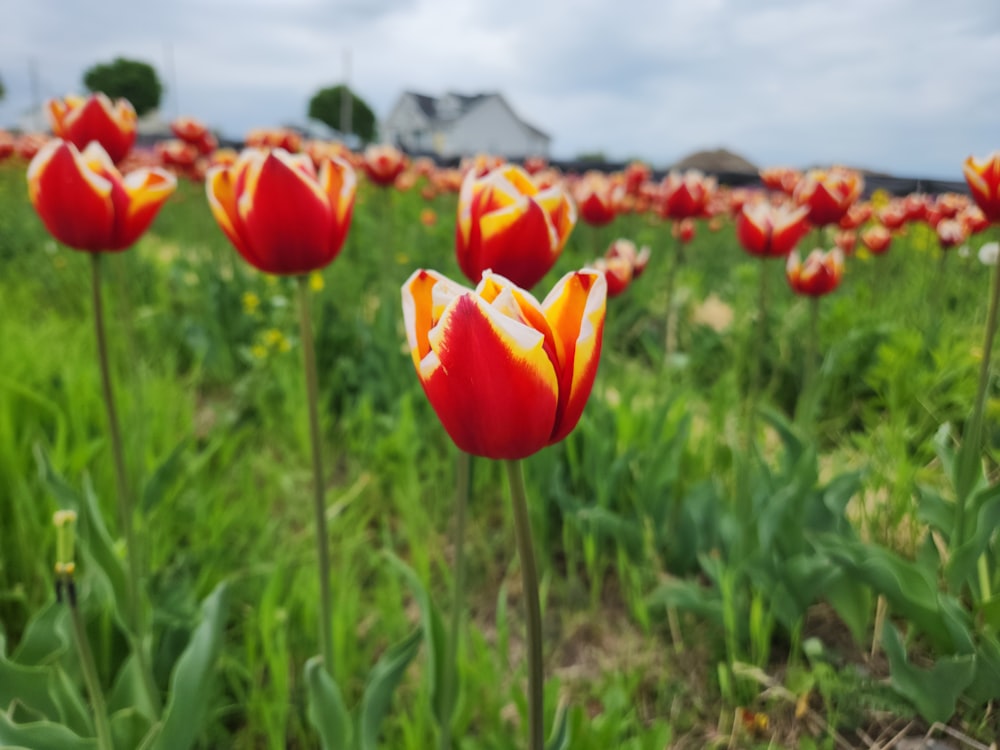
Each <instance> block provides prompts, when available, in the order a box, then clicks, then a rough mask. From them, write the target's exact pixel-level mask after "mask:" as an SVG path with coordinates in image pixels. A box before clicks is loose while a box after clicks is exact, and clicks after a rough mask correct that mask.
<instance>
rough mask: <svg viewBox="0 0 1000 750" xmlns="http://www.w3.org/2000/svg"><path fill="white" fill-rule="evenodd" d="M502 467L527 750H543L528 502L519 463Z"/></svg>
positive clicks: (539, 635) (535, 583)
mask: <svg viewBox="0 0 1000 750" xmlns="http://www.w3.org/2000/svg"><path fill="white" fill-rule="evenodd" d="M505 463H506V464H507V480H508V482H509V484H510V501H511V505H512V506H513V510H514V536H515V537H517V554H518V557H519V558H520V560H521V578H522V581H523V587H524V608H525V616H526V623H525V630H526V636H527V637H526V640H527V646H528V750H544V747H545V730H544V724H543V721H544V716H543V701H544V698H543V686H544V682H545V673H544V668H543V665H542V608H541V604H540V603H539V599H538V570H537V568H536V567H535V551H534V547H533V546H532V542H531V520H530V518H529V517H528V500H527V497H526V496H525V492H524V473H523V471H522V469H521V462H520V461H516V460H515V461H506V462H505Z"/></svg>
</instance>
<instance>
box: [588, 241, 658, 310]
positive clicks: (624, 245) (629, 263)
mask: <svg viewBox="0 0 1000 750" xmlns="http://www.w3.org/2000/svg"><path fill="white" fill-rule="evenodd" d="M648 263H649V248H648V247H643V248H642V249H641V250H639V249H637V248H636V246H635V243H634V242H632V240H627V239H617V240H615V241H614V242H612V243H611V247H609V248H608V251H607V252H606V253H605V254H604V257H603V258H598V259H597V260H596V261H594V263H593V268H594V269H595V270H597V271H600V272H602V273H603V274H604V278H605V279H606V280H607V282H608V297H617V296H618V295H619V294H621V293H622V292H624V291H625V290H626V289H627V288H628V287H629V285H630V284H631V283H632V282H633V281H634V280H635V279H637V278H639V277H640V276H641V275H642V272H643V271H645V270H646V265H647V264H648Z"/></svg>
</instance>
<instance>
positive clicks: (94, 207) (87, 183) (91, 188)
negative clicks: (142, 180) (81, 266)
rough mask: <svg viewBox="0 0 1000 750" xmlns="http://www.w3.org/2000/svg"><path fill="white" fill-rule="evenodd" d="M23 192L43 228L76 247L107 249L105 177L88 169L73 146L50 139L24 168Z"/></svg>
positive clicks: (109, 223) (109, 210)
mask: <svg viewBox="0 0 1000 750" xmlns="http://www.w3.org/2000/svg"><path fill="white" fill-rule="evenodd" d="M27 177H28V193H29V197H30V199H31V203H32V205H34V207H35V210H36V211H37V212H38V215H39V216H40V217H41V219H42V221H43V222H44V224H45V227H46V229H48V231H49V232H50V233H51V234H52V236H53V237H55V238H56V239H57V240H59V241H60V242H62V243H64V244H66V245H69V246H70V247H73V248H76V249H77V250H87V251H99V250H108V249H111V248H110V247H109V245H110V244H111V240H112V235H113V229H114V219H115V216H114V205H113V203H112V199H111V192H112V187H113V184H112V182H111V180H109V179H108V178H106V177H104V176H102V175H101V174H99V173H97V172H94V171H93V170H91V169H89V168H88V167H87V165H86V163H85V162H84V160H83V158H81V155H80V153H79V151H77V149H76V147H75V146H73V145H72V144H70V143H67V142H65V141H62V140H59V139H55V140H52V141H50V142H49V143H48V144H46V145H45V146H44V147H43V148H42V149H41V150H39V152H38V153H37V154H36V155H35V158H34V159H32V161H31V164H30V165H29V166H28V173H27Z"/></svg>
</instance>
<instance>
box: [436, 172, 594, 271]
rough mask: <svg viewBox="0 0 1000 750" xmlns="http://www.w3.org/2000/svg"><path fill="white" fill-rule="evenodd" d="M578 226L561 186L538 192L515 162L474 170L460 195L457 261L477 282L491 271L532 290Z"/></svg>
mask: <svg viewBox="0 0 1000 750" xmlns="http://www.w3.org/2000/svg"><path fill="white" fill-rule="evenodd" d="M574 224H576V209H575V207H574V206H573V202H572V201H571V200H570V199H569V197H568V196H567V195H566V193H565V192H564V191H563V189H562V188H561V187H553V188H549V189H547V190H539V189H538V188H537V187H536V186H535V184H534V182H532V180H531V178H530V177H529V176H528V175H527V173H526V172H524V170H522V169H521V168H520V167H517V166H514V165H511V164H508V165H507V166H504V167H501V168H500V169H496V170H494V171H492V172H490V173H489V174H487V175H486V176H485V177H476V176H475V174H474V173H472V172H470V173H469V174H468V175H467V176H466V178H465V181H464V182H463V183H462V190H461V193H460V194H459V198H458V223H457V225H456V228H455V251H456V254H457V257H458V265H459V267H460V268H461V269H462V273H464V274H465V276H466V278H468V279H469V280H470V281H471V282H473V283H478V282H479V279H480V278H481V276H482V274H483V272H484V271H486V270H488V269H491V270H493V271H495V272H496V273H498V274H500V275H501V276H504V277H505V278H509V279H511V280H512V281H513V282H514V283H516V284H517V285H518V286H522V287H524V288H525V289H530V288H531V287H533V286H534V285H535V284H537V283H538V282H539V281H541V280H542V277H543V276H545V274H546V273H548V272H549V269H551V268H552V266H553V265H555V262H556V260H557V259H558V258H559V255H560V254H561V253H562V250H563V247H564V246H565V244H566V240H567V238H568V237H569V233H570V231H571V230H572V229H573V226H574Z"/></svg>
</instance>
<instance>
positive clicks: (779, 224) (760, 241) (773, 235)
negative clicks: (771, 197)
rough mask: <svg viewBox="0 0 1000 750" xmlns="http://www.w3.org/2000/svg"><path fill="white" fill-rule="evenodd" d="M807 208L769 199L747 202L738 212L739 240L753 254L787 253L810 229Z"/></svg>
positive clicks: (737, 231)
mask: <svg viewBox="0 0 1000 750" xmlns="http://www.w3.org/2000/svg"><path fill="white" fill-rule="evenodd" d="M807 215H808V209H807V208H805V207H804V206H799V207H798V208H795V207H793V206H789V205H775V204H773V203H771V202H770V201H766V200H765V201H755V202H750V203H744V204H743V208H742V209H740V212H739V213H738V214H737V215H736V239H738V240H739V242H740V244H741V245H742V246H743V249H744V250H746V251H747V252H748V253H750V254H751V255H757V256H760V257H764V258H767V257H782V256H785V255H788V254H789V253H790V252H792V250H794V249H795V246H796V245H797V244H799V240H801V239H802V238H803V237H805V235H806V234H807V233H808V232H809V222H808V219H807Z"/></svg>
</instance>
